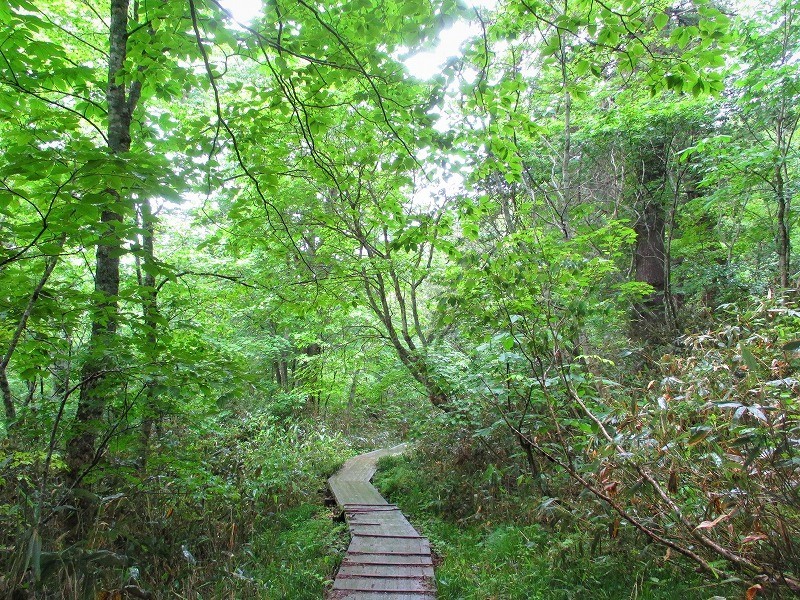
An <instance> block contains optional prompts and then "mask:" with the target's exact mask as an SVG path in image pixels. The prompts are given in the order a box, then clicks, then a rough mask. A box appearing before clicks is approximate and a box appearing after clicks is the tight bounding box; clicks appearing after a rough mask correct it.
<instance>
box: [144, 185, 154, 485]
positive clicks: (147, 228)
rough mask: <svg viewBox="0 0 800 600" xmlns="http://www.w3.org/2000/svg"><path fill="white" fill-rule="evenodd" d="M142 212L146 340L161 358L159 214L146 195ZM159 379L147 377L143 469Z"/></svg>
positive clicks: (151, 430) (151, 429)
mask: <svg viewBox="0 0 800 600" xmlns="http://www.w3.org/2000/svg"><path fill="white" fill-rule="evenodd" d="M140 210H141V214H142V230H143V231H144V234H143V236H142V254H143V261H144V262H143V264H144V268H143V269H142V270H143V273H142V281H141V284H142V286H143V287H142V290H143V292H142V298H143V300H142V313H143V314H142V316H143V318H144V326H145V343H146V347H147V349H148V351H151V352H152V353H153V355H152V356H151V360H152V361H156V360H158V291H157V290H156V278H155V275H154V270H153V268H154V267H155V230H156V217H155V215H154V214H153V210H152V208H151V207H150V201H149V200H147V199H145V200H144V201H143V202H142V203H141V205H140ZM157 385H158V381H157V380H156V378H155V377H152V376H151V377H150V378H149V379H148V381H147V389H146V391H145V401H144V406H143V407H142V430H141V444H142V447H141V452H140V461H141V465H142V469H143V470H144V469H145V468H146V466H147V459H148V456H149V454H150V438H151V436H152V432H153V422H154V419H155V415H156V406H155V404H156V388H157Z"/></svg>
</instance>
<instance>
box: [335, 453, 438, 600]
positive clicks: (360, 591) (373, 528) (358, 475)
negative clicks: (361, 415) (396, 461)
mask: <svg viewBox="0 0 800 600" xmlns="http://www.w3.org/2000/svg"><path fill="white" fill-rule="evenodd" d="M403 450H404V446H396V447H395V448H389V449H386V450H376V451H374V452H368V453H367V454H362V455H360V456H356V457H355V458H353V459H350V460H349V461H347V462H346V463H345V464H344V466H343V467H342V468H341V470H340V471H339V472H338V473H336V475H334V476H333V477H331V478H330V479H329V480H328V485H329V486H330V488H331V491H332V492H333V495H334V498H336V502H337V503H338V504H339V506H341V507H342V508H343V510H344V513H345V516H346V518H347V522H348V524H349V526H350V532H351V535H352V540H351V542H350V547H349V548H348V550H347V556H346V557H345V559H344V561H343V562H342V566H341V568H340V569H339V573H338V574H337V576H336V580H335V581H334V584H333V589H332V590H331V592H330V593H329V594H328V600H428V599H430V598H435V597H436V583H435V579H434V572H433V560H432V558H431V548H430V544H429V542H428V540H427V539H425V538H424V537H422V536H421V535H419V533H417V531H416V530H415V529H414V528H413V527H412V526H411V524H410V523H409V522H408V520H407V519H406V518H405V516H403V513H401V512H400V511H399V510H398V509H397V507H396V506H394V505H391V504H389V503H388V502H386V500H385V499H384V498H383V497H382V496H381V495H380V493H378V490H376V489H375V487H373V486H372V484H371V483H369V481H370V479H372V476H373V475H374V474H375V469H376V468H377V462H378V459H379V458H381V457H383V456H390V455H394V454H399V453H400V452H402V451H403Z"/></svg>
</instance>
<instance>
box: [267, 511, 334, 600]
mask: <svg viewBox="0 0 800 600" xmlns="http://www.w3.org/2000/svg"><path fill="white" fill-rule="evenodd" d="M262 531H263V533H262V534H260V535H259V536H257V537H256V539H255V540H254V541H253V545H252V557H253V561H252V565H251V568H252V576H253V578H254V579H255V580H257V581H258V582H259V584H260V585H259V586H258V587H259V588H260V590H259V596H258V597H259V598H265V599H266V598H269V599H273V598H274V599H278V598H291V599H292V600H295V599H297V600H303V599H309V600H311V599H313V600H319V598H322V597H323V594H324V592H325V589H326V587H327V586H329V585H330V583H331V582H332V581H333V577H334V575H335V573H336V569H337V568H338V566H339V563H340V562H341V560H342V557H343V556H344V552H345V550H346V548H347V543H348V541H349V537H348V535H347V528H346V526H345V525H344V524H343V523H334V521H333V520H332V519H331V514H330V511H328V510H325V509H321V508H320V506H319V505H318V504H303V505H300V506H297V507H294V508H291V509H289V510H286V511H284V512H282V513H280V514H276V515H271V516H267V517H265V518H264V523H263V530H262Z"/></svg>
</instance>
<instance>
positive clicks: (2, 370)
mask: <svg viewBox="0 0 800 600" xmlns="http://www.w3.org/2000/svg"><path fill="white" fill-rule="evenodd" d="M66 237H67V236H66V234H64V235H62V236H61V238H60V239H59V241H58V249H59V250H60V249H61V248H62V247H63V246H64V241H65V240H66ZM56 263H58V254H56V255H55V256H51V257H49V258H47V260H46V261H45V267H44V273H42V276H41V278H39V283H37V285H36V288H35V289H34V290H33V293H32V294H31V297H30V299H29V300H28V304H27V306H26V307H25V310H24V311H23V312H22V316H21V317H20V319H19V322H18V323H17V327H16V329H15V330H14V335H13V336H11V342H10V343H9V344H8V349H7V350H6V353H5V355H4V356H3V357H2V358H1V359H0V391H2V394H3V406H4V407H5V411H6V423H7V424H8V425H10V424H11V423H12V422H13V421H14V420H15V419H16V418H17V411H16V409H15V407H14V397H13V395H12V393H11V386H10V385H9V382H8V374H7V372H6V370H7V369H8V364H9V363H10V362H11V357H12V356H13V355H14V351H15V350H16V349H17V344H19V341H20V339H21V338H22V334H23V333H24V332H25V328H26V327H27V326H28V319H30V316H31V312H32V311H33V307H34V305H35V304H36V301H37V300H38V299H39V295H40V294H41V293H42V289H44V286H45V284H46V283H47V280H48V279H50V275H52V274H53V269H55V268H56Z"/></svg>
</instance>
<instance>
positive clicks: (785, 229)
mask: <svg viewBox="0 0 800 600" xmlns="http://www.w3.org/2000/svg"><path fill="white" fill-rule="evenodd" d="M775 192H776V196H777V197H778V235H777V238H778V239H777V240H776V241H777V247H778V277H779V280H780V286H781V289H782V290H785V289H786V288H788V287H789V267H790V265H789V257H790V253H791V245H790V241H789V226H788V224H787V213H788V210H787V204H788V202H787V198H786V186H785V185H784V180H783V170H782V166H781V165H778V166H776V167H775Z"/></svg>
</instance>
